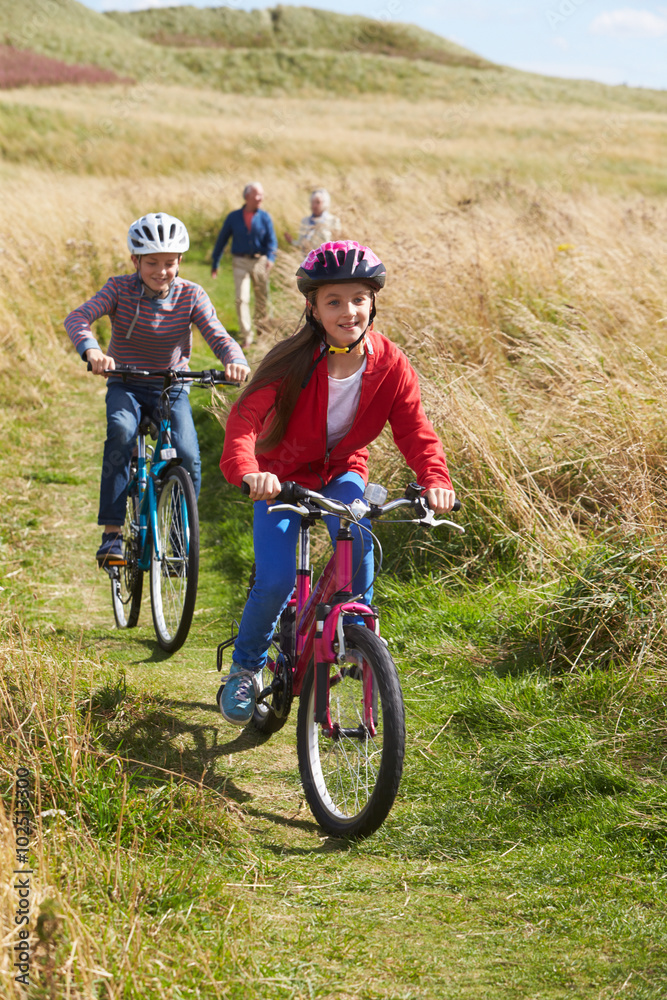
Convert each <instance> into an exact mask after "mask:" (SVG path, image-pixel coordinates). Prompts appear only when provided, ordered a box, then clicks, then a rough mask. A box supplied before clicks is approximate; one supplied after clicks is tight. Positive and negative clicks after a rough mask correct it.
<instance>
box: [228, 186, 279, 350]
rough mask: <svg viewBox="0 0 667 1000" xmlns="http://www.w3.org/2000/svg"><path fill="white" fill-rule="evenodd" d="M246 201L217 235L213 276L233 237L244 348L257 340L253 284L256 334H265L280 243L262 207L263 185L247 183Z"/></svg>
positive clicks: (235, 284)
mask: <svg viewBox="0 0 667 1000" xmlns="http://www.w3.org/2000/svg"><path fill="white" fill-rule="evenodd" d="M243 198H244V201H245V204H244V205H243V208H238V209H236V210H235V211H234V212H230V213H229V215H228V216H227V218H226V219H225V221H224V222H223V224H222V229H221V230H220V232H219V233H218V238H217V240H216V241H215V246H214V247H213V256H212V259H211V277H212V278H216V277H217V275H218V264H219V263H220V258H221V257H222V254H223V251H224V249H225V246H226V245H227V241H228V240H229V238H230V236H231V238H232V271H233V274H234V292H235V299H236V312H237V315H238V318H239V332H240V334H241V338H242V344H243V346H244V347H248V346H249V345H250V344H251V343H252V342H253V340H254V339H255V335H254V332H253V329H252V324H251V320H250V283H251V282H252V286H253V290H254V292H255V317H254V318H255V327H256V328H257V333H258V334H262V333H263V332H265V320H266V319H267V314H268V309H269V272H270V270H271V268H272V267H273V263H274V261H275V259H276V251H277V249H278V241H277V239H276V234H275V232H274V229H273V222H272V221H271V216H270V215H269V213H268V212H264V211H263V210H262V209H261V208H260V205H261V204H262V201H263V200H264V189H263V188H262V185H261V184H259V183H256V182H253V183H252V184H246V186H245V187H244V189H243Z"/></svg>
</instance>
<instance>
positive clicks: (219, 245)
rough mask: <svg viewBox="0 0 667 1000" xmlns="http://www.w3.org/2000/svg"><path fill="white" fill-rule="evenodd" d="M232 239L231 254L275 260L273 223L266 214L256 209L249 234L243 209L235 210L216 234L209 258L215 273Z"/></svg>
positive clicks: (276, 241) (276, 244)
mask: <svg viewBox="0 0 667 1000" xmlns="http://www.w3.org/2000/svg"><path fill="white" fill-rule="evenodd" d="M230 236H231V238H232V253H233V254H255V253H260V254H265V255H266V256H267V257H268V258H269V260H270V261H274V260H275V259H276V250H277V249H278V240H277V239H276V234H275V232H274V231H273V223H272V222H271V216H270V215H269V213H268V212H265V211H264V210H263V209H261V208H258V209H257V211H256V212H254V213H253V216H252V224H251V227H250V232H248V229H247V227H246V224H245V219H244V218H243V209H242V208H237V209H236V211H234V212H230V213H229V215H228V216H227V218H226V219H225V221H224V222H223V224H222V229H221V230H220V232H219V233H218V238H217V240H216V241H215V246H214V247H213V256H212V258H211V270H212V271H217V270H218V264H219V263H220V258H221V257H222V253H223V250H224V249H225V246H226V245H227V241H228V239H229V237H230Z"/></svg>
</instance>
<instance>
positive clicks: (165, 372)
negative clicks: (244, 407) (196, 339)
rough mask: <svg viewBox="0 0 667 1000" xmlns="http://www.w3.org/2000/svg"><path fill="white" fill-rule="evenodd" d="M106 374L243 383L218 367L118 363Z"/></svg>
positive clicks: (225, 383) (233, 383)
mask: <svg viewBox="0 0 667 1000" xmlns="http://www.w3.org/2000/svg"><path fill="white" fill-rule="evenodd" d="M86 367H87V369H88V371H89V372H92V370H93V366H92V365H91V363H90V361H88V362H87V365H86ZM104 374H105V375H107V376H108V375H134V376H135V378H139V377H140V378H171V379H172V380H173V381H174V382H199V383H200V384H201V385H232V386H236V387H237V388H238V386H240V385H241V383H240V382H230V381H229V380H228V379H226V378H225V373H224V372H223V371H219V370H218V369H217V368H208V369H206V370H205V371H201V372H191V371H188V370H187V369H180V368H135V367H134V366H133V365H116V367H115V368H109V369H107V370H106V371H105V372H104Z"/></svg>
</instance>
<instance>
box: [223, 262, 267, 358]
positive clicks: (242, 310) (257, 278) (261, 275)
mask: <svg viewBox="0 0 667 1000" xmlns="http://www.w3.org/2000/svg"><path fill="white" fill-rule="evenodd" d="M266 261H267V259H266V257H255V258H253V257H232V272H233V274H234V294H235V300H236V314H237V316H238V318H239V333H240V334H241V342H242V343H243V344H246V345H247V344H250V343H252V341H253V340H254V334H253V330H252V324H251V320H250V283H251V282H252V287H253V291H254V293H255V326H256V327H257V333H258V334H262V333H264V328H263V325H264V320H265V319H267V318H268V315H269V310H270V307H271V302H270V298H269V272H268V270H267V267H266Z"/></svg>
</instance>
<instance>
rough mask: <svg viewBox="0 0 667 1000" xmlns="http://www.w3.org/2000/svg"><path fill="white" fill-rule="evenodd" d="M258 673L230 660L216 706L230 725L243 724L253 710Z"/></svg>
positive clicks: (258, 681) (258, 682)
mask: <svg viewBox="0 0 667 1000" xmlns="http://www.w3.org/2000/svg"><path fill="white" fill-rule="evenodd" d="M260 683H261V681H260V674H259V673H255V672H254V671H252V670H245V669H244V668H243V667H241V666H239V664H238V663H234V662H233V661H232V667H231V670H230V671H229V674H228V676H227V677H226V678H225V680H224V682H223V684H222V686H221V688H220V690H219V691H218V707H219V708H220V711H221V713H222V717H223V719H224V720H225V722H230V723H231V724H232V726H245V725H246V723H248V722H250V720H251V719H252V715H253V712H254V711H255V698H256V695H257V690H258V689H257V685H258V684H260Z"/></svg>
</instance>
